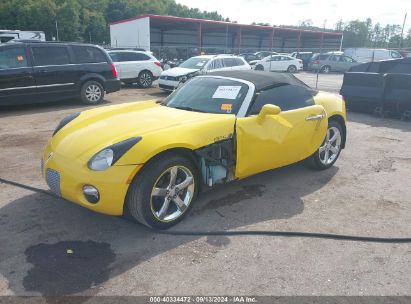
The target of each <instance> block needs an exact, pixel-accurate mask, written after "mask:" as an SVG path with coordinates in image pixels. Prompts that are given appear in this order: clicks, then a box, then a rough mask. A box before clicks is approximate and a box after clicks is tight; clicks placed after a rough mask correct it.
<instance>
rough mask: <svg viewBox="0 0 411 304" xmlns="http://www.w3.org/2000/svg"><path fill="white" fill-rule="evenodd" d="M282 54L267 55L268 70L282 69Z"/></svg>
mask: <svg viewBox="0 0 411 304" xmlns="http://www.w3.org/2000/svg"><path fill="white" fill-rule="evenodd" d="M280 57H281V56H271V57H267V59H266V60H265V61H266V63H265V64H266V66H267V70H268V71H281V63H280V59H281V58H280Z"/></svg>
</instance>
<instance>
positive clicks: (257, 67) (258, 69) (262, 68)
mask: <svg viewBox="0 0 411 304" xmlns="http://www.w3.org/2000/svg"><path fill="white" fill-rule="evenodd" d="M255 70H256V71H264V67H263V66H262V65H261V64H259V65H257V66H256V67H255Z"/></svg>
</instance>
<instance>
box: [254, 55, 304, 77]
mask: <svg viewBox="0 0 411 304" xmlns="http://www.w3.org/2000/svg"><path fill="white" fill-rule="evenodd" d="M254 69H255V70H258V71H282V72H289V73H296V72H298V71H300V70H302V69H303V61H302V60H301V59H296V58H294V57H291V56H285V55H274V56H268V57H266V58H264V59H262V60H259V61H257V62H256V64H255V68H254Z"/></svg>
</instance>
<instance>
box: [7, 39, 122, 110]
mask: <svg viewBox="0 0 411 304" xmlns="http://www.w3.org/2000/svg"><path fill="white" fill-rule="evenodd" d="M120 85H121V83H120V80H119V79H118V77H117V71H116V68H115V67H114V65H113V62H112V61H111V59H110V57H109V56H108V54H107V53H106V52H105V51H104V50H103V49H102V48H100V47H98V46H95V45H89V44H79V43H59V42H13V43H6V44H2V45H0V105H5V104H7V105H12V104H19V103H32V102H50V101H57V100H62V99H70V98H79V99H81V101H82V102H84V103H86V104H97V103H99V102H101V101H102V100H103V98H104V93H105V92H106V93H111V92H115V91H118V90H120Z"/></svg>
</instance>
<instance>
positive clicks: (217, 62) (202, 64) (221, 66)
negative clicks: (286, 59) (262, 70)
mask: <svg viewBox="0 0 411 304" xmlns="http://www.w3.org/2000/svg"><path fill="white" fill-rule="evenodd" d="M233 70H239V71H241V70H251V67H250V65H249V64H248V63H247V61H245V59H244V58H243V57H238V56H232V55H201V56H195V57H191V58H190V59H188V60H186V61H184V62H183V63H182V64H180V66H178V67H176V68H172V69H168V70H166V71H164V72H162V73H161V76H160V79H159V81H158V83H159V87H160V88H161V89H163V90H165V91H173V90H174V89H176V88H177V87H178V85H179V84H180V83H184V82H185V81H187V80H188V79H190V78H192V77H195V76H197V75H200V74H206V73H208V72H212V71H213V72H216V71H233Z"/></svg>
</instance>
